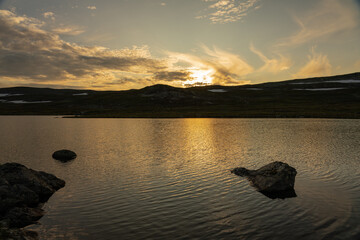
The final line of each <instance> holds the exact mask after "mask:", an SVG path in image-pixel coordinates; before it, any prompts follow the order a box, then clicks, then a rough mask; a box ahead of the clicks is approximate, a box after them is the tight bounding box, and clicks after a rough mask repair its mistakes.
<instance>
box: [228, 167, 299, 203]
mask: <svg viewBox="0 0 360 240" xmlns="http://www.w3.org/2000/svg"><path fill="white" fill-rule="evenodd" d="M231 172H232V173H234V174H236V175H239V176H241V177H246V178H247V179H248V180H249V181H250V183H251V184H252V185H253V186H254V187H255V188H256V189H257V190H258V191H259V192H261V193H263V194H264V195H266V196H268V197H270V198H287V197H296V193H295V190H294V185H295V176H296V174H297V172H296V169H295V168H293V167H290V166H289V165H288V164H286V163H283V162H272V163H270V164H267V165H265V166H263V167H261V168H259V169H258V170H248V169H246V168H235V169H233V170H232V171H231Z"/></svg>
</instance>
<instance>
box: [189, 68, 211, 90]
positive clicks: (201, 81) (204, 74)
mask: <svg viewBox="0 0 360 240" xmlns="http://www.w3.org/2000/svg"><path fill="white" fill-rule="evenodd" d="M189 72H190V79H189V80H187V81H184V82H183V83H182V85H183V86H205V85H211V84H212V83H213V77H212V74H213V70H211V69H210V70H201V69H191V70H189Z"/></svg>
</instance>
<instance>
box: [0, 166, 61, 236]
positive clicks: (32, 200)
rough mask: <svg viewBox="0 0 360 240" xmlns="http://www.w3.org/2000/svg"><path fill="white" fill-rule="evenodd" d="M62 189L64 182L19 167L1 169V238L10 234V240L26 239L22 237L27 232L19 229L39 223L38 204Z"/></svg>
mask: <svg viewBox="0 0 360 240" xmlns="http://www.w3.org/2000/svg"><path fill="white" fill-rule="evenodd" d="M64 186H65V182H64V181H63V180H61V179H59V178H57V177H55V176H54V175H52V174H49V173H45V172H41V171H34V170H32V169H29V168H27V167H25V166H23V165H21V164H18V163H5V164H2V165H0V237H1V235H6V234H9V235H10V236H11V237H9V239H26V238H22V237H24V234H28V233H29V232H28V231H23V230H19V229H18V228H23V227H25V226H27V225H30V224H33V223H35V222H36V221H37V220H39V219H40V218H41V217H42V216H43V215H44V211H43V210H42V209H41V204H42V203H45V202H46V201H47V200H48V199H49V198H50V197H51V196H52V195H53V194H54V193H55V192H56V191H57V190H59V189H60V188H62V187H64ZM13 234H15V235H16V234H17V235H19V236H18V237H15V235H14V236H13ZM30 235H31V236H34V234H33V233H32V234H31V233H30Z"/></svg>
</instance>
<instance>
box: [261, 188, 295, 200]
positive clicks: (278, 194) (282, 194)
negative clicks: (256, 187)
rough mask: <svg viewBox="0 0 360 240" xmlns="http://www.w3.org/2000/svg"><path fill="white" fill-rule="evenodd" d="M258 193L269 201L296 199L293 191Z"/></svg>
mask: <svg viewBox="0 0 360 240" xmlns="http://www.w3.org/2000/svg"><path fill="white" fill-rule="evenodd" d="M260 193H262V194H264V195H265V196H267V197H268V198H271V199H277V198H280V199H285V198H295V197H297V195H296V192H295V190H294V189H290V190H286V191H278V192H264V191H262V192H261V191H260Z"/></svg>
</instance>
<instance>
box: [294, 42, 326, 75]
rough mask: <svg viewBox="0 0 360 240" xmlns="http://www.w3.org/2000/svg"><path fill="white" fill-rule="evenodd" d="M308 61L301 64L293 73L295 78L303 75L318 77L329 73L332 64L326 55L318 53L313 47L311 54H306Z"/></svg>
mask: <svg viewBox="0 0 360 240" xmlns="http://www.w3.org/2000/svg"><path fill="white" fill-rule="evenodd" d="M308 58H309V61H308V63H307V64H306V65H305V66H303V67H302V68H301V69H300V70H299V72H297V73H296V74H294V75H293V77H295V78H305V77H319V76H326V75H330V74H331V71H332V66H331V64H330V61H329V59H328V57H327V56H326V55H323V54H319V53H316V52H315V49H314V48H313V49H312V50H311V55H309V56H308Z"/></svg>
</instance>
